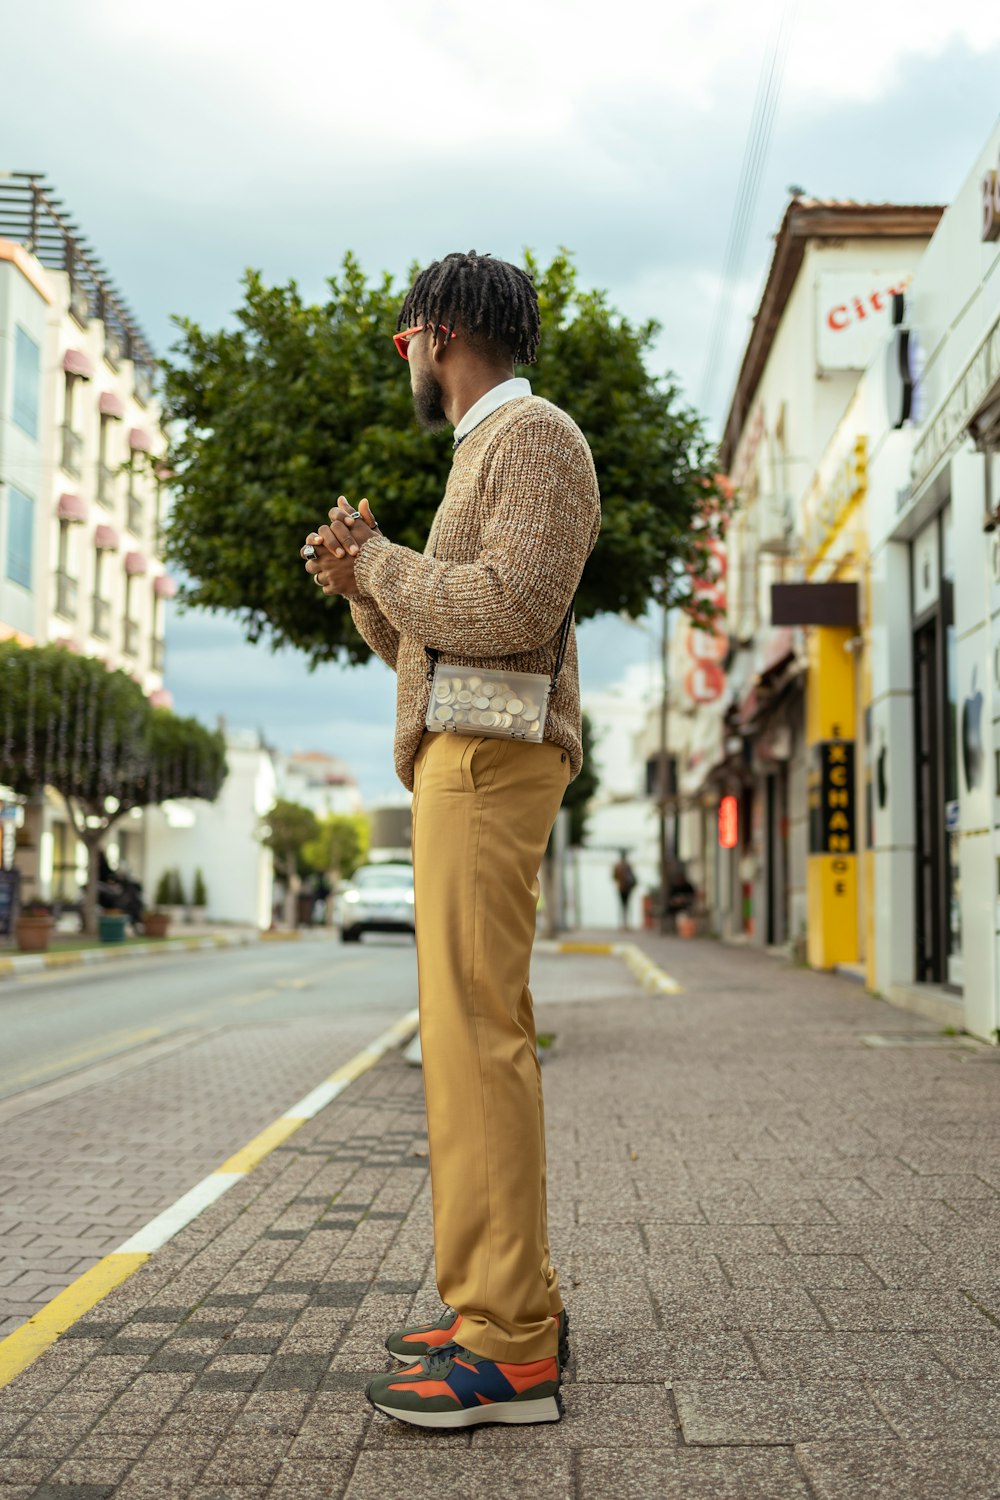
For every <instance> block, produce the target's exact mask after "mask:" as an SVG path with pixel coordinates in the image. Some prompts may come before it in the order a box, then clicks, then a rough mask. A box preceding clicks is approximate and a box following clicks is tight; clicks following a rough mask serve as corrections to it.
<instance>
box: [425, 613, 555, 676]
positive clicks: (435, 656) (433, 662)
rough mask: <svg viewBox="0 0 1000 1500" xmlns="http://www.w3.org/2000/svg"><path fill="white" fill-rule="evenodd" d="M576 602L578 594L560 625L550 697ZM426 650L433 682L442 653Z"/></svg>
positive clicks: (431, 647)
mask: <svg viewBox="0 0 1000 1500" xmlns="http://www.w3.org/2000/svg"><path fill="white" fill-rule="evenodd" d="M575 604H576V595H575V594H574V596H573V598H572V599H571V600H570V605H569V609H568V610H567V611H566V616H565V618H564V620H563V622H562V624H561V625H560V627H559V635H558V638H557V641H556V655H555V662H554V664H553V667H552V682H551V683H550V685H549V697H550V698H551V697H553V696H554V694H555V690H556V688H557V687H558V686H559V675H560V673H561V672H562V669H563V663H564V662H565V660H566V652H567V650H568V649H569V634H570V631H571V630H572V629H573V608H574V606H575ZM424 651H425V652H426V655H427V681H428V682H433V681H434V668H435V667H436V666H437V664H438V661H439V660H440V657H441V653H440V651H439V650H438V649H437V647H436V646H425V647H424Z"/></svg>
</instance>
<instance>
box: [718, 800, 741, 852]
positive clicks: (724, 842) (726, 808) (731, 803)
mask: <svg viewBox="0 0 1000 1500" xmlns="http://www.w3.org/2000/svg"><path fill="white" fill-rule="evenodd" d="M739 832H740V808H739V803H738V802H737V800H736V798H735V797H733V796H728V797H723V799H722V801H721V802H720V803H719V845H720V847H721V848H723V849H735V848H736V844H737V840H738V838H739Z"/></svg>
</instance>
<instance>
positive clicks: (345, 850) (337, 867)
mask: <svg viewBox="0 0 1000 1500" xmlns="http://www.w3.org/2000/svg"><path fill="white" fill-rule="evenodd" d="M368 833H369V830H368V819H367V818H364V817H361V816H358V815H348V814H345V813H332V814H331V815H330V816H329V817H327V818H320V819H319V829H318V833H317V836H316V838H314V839H311V840H310V842H309V843H308V844H306V846H305V848H304V849H303V851H302V852H303V855H304V856H305V859H306V860H307V862H308V863H309V864H310V865H311V866H312V868H313V870H315V871H316V872H317V873H318V874H322V875H334V876H336V877H337V878H339V879H341V880H348V879H349V878H350V877H351V876H352V875H353V874H354V872H355V870H356V869H357V868H358V866H359V865H363V864H364V862H365V860H366V858H367V856H368Z"/></svg>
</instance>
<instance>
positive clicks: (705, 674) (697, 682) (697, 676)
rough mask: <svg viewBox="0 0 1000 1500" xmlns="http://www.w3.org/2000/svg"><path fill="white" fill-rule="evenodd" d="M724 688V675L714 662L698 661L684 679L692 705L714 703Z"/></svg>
mask: <svg viewBox="0 0 1000 1500" xmlns="http://www.w3.org/2000/svg"><path fill="white" fill-rule="evenodd" d="M725 686H726V674H725V672H723V670H722V668H721V667H720V666H718V665H717V664H716V663H715V662H714V661H700V662H699V663H698V665H697V666H696V667H692V668H691V670H690V672H689V673H688V674H687V676H686V677H685V679H684V689H685V691H686V693H687V695H688V697H689V698H690V699H691V702H692V703H714V702H715V700H716V698H718V697H721V695H722V691H723V689H724V687H725Z"/></svg>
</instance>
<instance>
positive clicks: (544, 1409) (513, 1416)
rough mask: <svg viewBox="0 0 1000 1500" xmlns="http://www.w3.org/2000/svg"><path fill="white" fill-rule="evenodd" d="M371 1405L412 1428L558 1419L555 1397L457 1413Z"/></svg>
mask: <svg viewBox="0 0 1000 1500" xmlns="http://www.w3.org/2000/svg"><path fill="white" fill-rule="evenodd" d="M372 1405H373V1406H374V1407H376V1409H377V1410H378V1411H382V1412H385V1414H386V1416H387V1417H395V1419H396V1421H397V1422H409V1423H410V1425H411V1426H413V1427H440V1428H455V1427H478V1426H479V1425H480V1424H482V1423H484V1422H505V1423H507V1424H508V1425H510V1426H523V1425H526V1424H528V1423H531V1422H558V1421H559V1418H560V1415H561V1413H560V1411H559V1405H558V1402H557V1401H556V1398H555V1396H542V1397H540V1398H539V1399H538V1400H537V1401H492V1402H490V1403H488V1404H487V1405H486V1406H473V1407H469V1408H467V1409H466V1408H465V1407H462V1408H461V1409H460V1410H458V1411H400V1410H399V1408H398V1407H395V1406H382V1405H381V1403H380V1402H378V1401H372Z"/></svg>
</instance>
